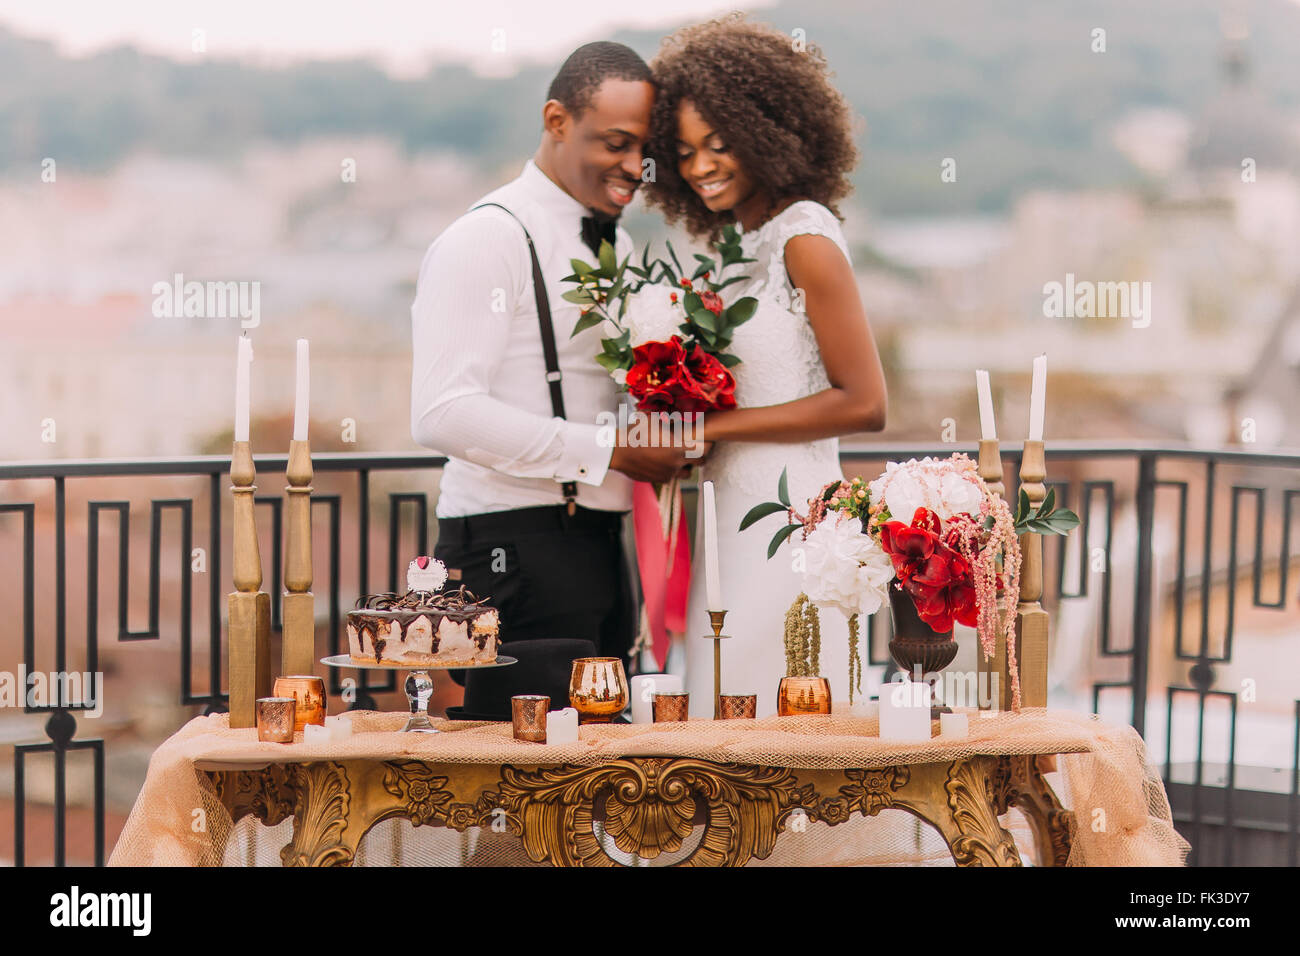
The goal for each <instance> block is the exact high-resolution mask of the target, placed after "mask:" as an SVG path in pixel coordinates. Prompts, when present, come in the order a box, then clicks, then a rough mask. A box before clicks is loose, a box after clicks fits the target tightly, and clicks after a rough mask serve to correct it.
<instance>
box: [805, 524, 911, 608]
mask: <svg viewBox="0 0 1300 956" xmlns="http://www.w3.org/2000/svg"><path fill="white" fill-rule="evenodd" d="M803 547H804V558H805V561H806V564H805V570H804V592H805V593H806V594H807V595H808V597H809V599H810V600H811V601H812V602H813V603H814V604H819V605H823V606H834V607H838V608H840V609H841V610H842V611H844V613H845V614H874V613H875V612H876V611H878V610H880V607H881V605H882V604H883V603H884V600H885V597H886V593H887V592H886V590H885V588H886V587H887V586H888V584H889V581H890V580H891V579H892V578H893V576H894V567H893V564H892V562H891V561H890V559H889V556H888V555H887V554H885V553H884V552H883V551H882V550H881V549H880V546H879V545H878V544H877V543H876V541H875V539H874V538H872V537H871V536H870V535H865V534H863V533H862V522H861V521H860V520H859V519H857V518H845V517H843V516H840V515H836V516H834V517H828V518H827V519H826V520H825V521H823V522H822V523H821V524H819V525H818V526H817V527H816V528H814V529H813V530H812V532H811V533H810V534H809V535H808V539H807V540H806V541H804V543H803Z"/></svg>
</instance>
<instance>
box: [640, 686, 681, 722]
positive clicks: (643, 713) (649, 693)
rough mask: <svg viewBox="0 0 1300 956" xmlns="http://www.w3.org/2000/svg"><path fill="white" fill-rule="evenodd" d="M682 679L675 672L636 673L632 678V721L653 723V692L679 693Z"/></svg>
mask: <svg viewBox="0 0 1300 956" xmlns="http://www.w3.org/2000/svg"><path fill="white" fill-rule="evenodd" d="M681 691H682V679H681V678H680V677H678V676H677V675H676V674H638V675H637V676H636V677H633V678H632V723H634V724H650V723H654V714H653V707H652V702H653V700H654V696H655V694H657V693H658V694H679V693H681Z"/></svg>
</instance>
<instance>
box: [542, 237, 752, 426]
mask: <svg viewBox="0 0 1300 956" xmlns="http://www.w3.org/2000/svg"><path fill="white" fill-rule="evenodd" d="M666 245H667V249H668V255H669V256H670V260H664V259H653V260H652V259H651V258H650V247H649V246H647V247H646V248H645V251H644V252H643V253H642V257H641V265H640V266H637V265H633V264H632V262H631V257H630V256H629V257H627V258H625V259H624V260H623V261H622V262H621V263H620V262H617V261H616V259H615V255H614V247H613V246H612V245H610V244H609V242H608V241H604V242H601V244H600V253H599V255H598V260H599V261H598V262H597V264H596V265H589V264H588V263H586V262H583V261H582V260H581V259H571V260H570V264H571V265H572V266H573V273H572V274H571V275H568V276H566V277H565V279H564V281H565V282H571V283H573V284H574V285H575V286H576V288H574V289H570V290H569V291H567V292H565V293H564V295H563V298H564V299H565V300H566V301H568V302H576V303H577V304H579V305H581V306H582V307H583V309H582V313H581V315H580V316H579V318H578V321H577V323H576V324H575V325H574V328H573V334H574V335H577V334H578V333H579V332H582V331H585V330H586V329H589V328H592V327H594V326H597V325H601V324H602V323H609V325H610V326H611V332H612V333H613V334H611V335H608V336H606V337H604V338H602V339H601V353H600V354H599V355H597V356H596V361H597V362H598V363H599V364H600V366H601V367H602V368H604V369H605V370H606V371H608V372H609V373H610V375H612V376H613V377H614V379H615V381H617V382H618V383H619V385H620V386H622V387H624V388H626V390H627V391H628V392H629V393H630V394H631V395H632V397H633V398H635V399H636V402H637V410H638V411H647V412H684V413H690V412H705V411H712V410H715V409H720V408H734V407H735V405H736V399H735V395H734V392H735V388H736V382H735V379H734V378H733V377H732V376H731V373H730V372H729V371H728V369H730V368H733V367H735V366H736V365H739V364H740V359H738V358H737V357H736V356H734V355H731V354H729V353H728V352H727V348H728V347H729V346H730V345H731V337H732V335H733V334H734V332H735V330H736V328H737V327H738V326H739V325H741V324H742V323H744V322H746V321H748V320H749V318H750V317H751V316H752V315H753V314H754V310H755V309H756V308H757V306H758V301H757V300H756V299H755V298H754V297H753V296H745V297H744V298H740V299H737V300H736V301H735V302H733V303H731V304H730V305H727V304H726V302H725V301H724V299H723V296H722V294H721V293H722V290H724V289H725V288H727V286H729V285H732V284H733V283H736V282H740V281H743V280H744V279H745V278H746V276H745V275H743V274H736V275H733V276H730V277H729V278H726V279H724V278H723V277H722V273H723V272H725V271H726V270H727V269H728V268H729V267H731V266H735V265H742V264H744V263H747V262H753V261H754V260H753V259H747V258H745V257H744V255H743V254H742V253H741V250H740V234H739V233H738V232H737V231H736V229H735V227H733V226H728V227H727V228H726V229H725V230H723V234H722V238H721V239H720V240H719V241H718V242H716V243H714V244H713V248H714V249H716V250H717V253H718V256H719V260H715V259H713V258H712V257H710V256H706V255H703V254H701V253H696V254H695V259H696V261H697V265H696V268H695V271H694V272H693V273H692V274H691V275H690V276H687V275H686V273H685V270H684V269H683V268H682V264H681V262H680V261H679V260H678V258H677V253H676V252H675V251H674V250H673V247H672V243H666Z"/></svg>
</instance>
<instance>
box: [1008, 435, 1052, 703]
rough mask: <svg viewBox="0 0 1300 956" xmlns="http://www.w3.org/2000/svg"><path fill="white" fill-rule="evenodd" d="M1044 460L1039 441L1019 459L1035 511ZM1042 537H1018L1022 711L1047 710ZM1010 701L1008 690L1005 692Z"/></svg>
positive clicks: (1043, 489) (1041, 489)
mask: <svg viewBox="0 0 1300 956" xmlns="http://www.w3.org/2000/svg"><path fill="white" fill-rule="evenodd" d="M1046 477H1047V458H1046V454H1045V452H1044V450H1043V443H1042V442H1041V441H1026V442H1025V446H1024V454H1023V455H1022V456H1021V459H1020V487H1021V488H1023V489H1024V490H1025V494H1026V495H1028V496H1029V504H1030V506H1031V507H1032V508H1035V509H1036V508H1038V506H1039V505H1041V504H1042V503H1043V498H1044V497H1045V496H1046V495H1047V486H1046V485H1044V484H1043V481H1044V479H1045V478H1046ZM1042 597H1043V536H1042V535H1040V534H1037V533H1035V532H1032V531H1028V532H1025V533H1024V534H1022V535H1021V536H1020V603H1019V605H1017V607H1016V661H1017V663H1018V664H1019V667H1020V704H1021V706H1022V707H1046V706H1047V644H1048V632H1049V630H1050V628H1049V620H1048V616H1047V611H1045V610H1044V609H1043V606H1042V604H1041V603H1040V602H1041V601H1042ZM1007 697H1008V700H1009V698H1010V687H1008V688H1007Z"/></svg>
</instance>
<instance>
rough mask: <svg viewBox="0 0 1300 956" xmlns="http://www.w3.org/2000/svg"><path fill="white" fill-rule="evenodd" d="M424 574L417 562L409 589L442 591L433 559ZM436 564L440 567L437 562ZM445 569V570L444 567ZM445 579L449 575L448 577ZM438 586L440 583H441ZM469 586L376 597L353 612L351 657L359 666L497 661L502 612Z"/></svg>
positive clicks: (349, 627)
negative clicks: (360, 663) (366, 664)
mask: <svg viewBox="0 0 1300 956" xmlns="http://www.w3.org/2000/svg"><path fill="white" fill-rule="evenodd" d="M417 561H424V562H426V564H425V565H421V566H420V567H419V568H418V570H417V567H416V561H413V562H411V569H410V570H409V571H408V573H407V584H408V585H432V586H433V587H434V588H436V587H440V586H441V581H440V580H437V576H436V575H435V576H434V578H433V580H429V579H427V578H426V577H425V576H424V575H423V574H420V572H425V571H429V572H432V571H434V568H431V567H428V564H427V562H429V559H428V558H419V559H417ZM435 564H436V562H435ZM439 567H440V566H439ZM441 577H442V580H445V572H444V573H443V574H442V576H441ZM435 581H436V583H435ZM487 600H488V599H487V598H477V597H475V596H474V594H473V592H471V591H470V590H469V589H467V588H465V587H460V588H457V589H456V590H455V591H449V592H447V593H442V592H439V591H437V590H433V589H424V588H422V587H413V589H412V590H409V591H407V592H406V593H405V594H402V595H399V594H396V593H394V592H391V591H390V592H386V593H383V594H371V595H367V596H366V597H364V598H361V599H360V600H358V601H357V604H356V608H355V609H354V610H351V611H349V612H348V615H347V632H348V653H349V654H350V655H351V657H352V659H353V660H354V661H358V662H366V663H376V664H405V665H415V666H419V665H425V666H427V665H438V666H443V667H446V666H457V667H473V666H474V665H476V664H491V663H492V662H494V661H495V660H496V659H497V644H498V627H499V621H498V618H497V611H496V608H492V607H488V606H487Z"/></svg>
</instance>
